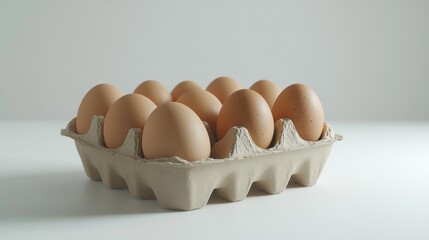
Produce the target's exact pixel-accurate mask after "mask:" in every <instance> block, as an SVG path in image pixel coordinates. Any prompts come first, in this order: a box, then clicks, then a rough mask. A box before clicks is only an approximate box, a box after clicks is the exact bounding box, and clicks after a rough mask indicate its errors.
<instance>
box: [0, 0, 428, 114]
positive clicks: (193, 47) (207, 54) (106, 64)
mask: <svg viewBox="0 0 429 240" xmlns="http://www.w3.org/2000/svg"><path fill="white" fill-rule="evenodd" d="M428 13H429V1H414V0H413V1H393V0H379V1H374V0H368V1H362V0H359V1H343V0H337V1H335V0H333V1H284V0H281V1H270V0H267V1H262V0H261V1H256V0H253V1H245V0H235V1H226V0H222V1H197V0H195V1H189V0H187V1H155V0H154V1H106V0H97V1H44V0H39V1H32V0H29V1H14V0H0V119H11V120H19V119H67V120H68V119H70V118H72V117H73V116H74V115H75V114H76V111H77V107H78V105H79V103H80V99H81V98H82V97H83V95H84V94H85V92H86V91H87V90H88V89H89V88H91V87H92V86H93V85H95V84H97V83H101V82H109V83H112V84H114V85H116V86H118V87H120V88H121V89H122V90H123V91H125V92H130V91H132V90H133V89H134V88H135V87H136V86H137V85H138V84H139V83H140V82H141V81H143V80H146V79H156V80H159V81H161V82H163V83H164V84H165V85H166V87H167V88H169V89H170V90H171V89H172V88H173V87H174V85H175V84H176V83H178V82H179V81H181V80H184V79H191V80H195V81H197V82H199V83H200V84H201V85H203V86H206V85H207V84H208V83H209V82H210V81H211V80H212V79H213V78H215V77H217V76H220V75H229V76H231V77H234V78H236V79H237V80H239V81H240V82H242V84H243V85H244V86H246V87H249V86H250V85H251V83H252V82H254V81H256V80H259V79H262V78H266V79H270V80H273V81H275V82H277V83H278V84H279V85H280V86H281V87H282V88H284V87H286V86H287V85H289V84H291V83H294V82H304V83H307V84H309V85H310V86H311V87H312V88H313V89H315V91H316V92H317V93H318V95H319V96H320V98H321V100H322V103H323V104H324V107H325V112H326V119H327V120H328V121H330V120H351V121H362V120H380V121H382V120H394V121H396V120H424V121H426V120H429V107H428V103H429V94H427V91H428V89H429V14H428Z"/></svg>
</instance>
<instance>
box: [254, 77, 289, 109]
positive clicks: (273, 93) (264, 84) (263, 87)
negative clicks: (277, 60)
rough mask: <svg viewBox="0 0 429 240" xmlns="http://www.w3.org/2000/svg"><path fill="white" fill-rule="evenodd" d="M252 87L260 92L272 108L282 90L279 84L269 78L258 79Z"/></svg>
mask: <svg viewBox="0 0 429 240" xmlns="http://www.w3.org/2000/svg"><path fill="white" fill-rule="evenodd" d="M250 89H251V90H253V91H255V92H257V93H259V94H260V95H261V96H262V97H263V98H264V99H265V101H267V103H268V106H270V108H271V107H273V104H274V102H275V101H276V98H277V97H278V96H279V94H280V92H281V91H282V90H281V89H280V88H279V86H277V84H275V83H274V82H271V81H269V80H260V81H257V82H255V83H254V84H253V85H252V86H251V87H250Z"/></svg>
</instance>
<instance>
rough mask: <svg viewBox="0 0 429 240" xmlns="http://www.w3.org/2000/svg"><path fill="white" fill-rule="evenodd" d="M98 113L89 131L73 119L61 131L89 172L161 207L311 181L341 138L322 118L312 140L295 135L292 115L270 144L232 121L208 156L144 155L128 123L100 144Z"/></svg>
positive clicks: (202, 203) (277, 189)
mask: <svg viewBox="0 0 429 240" xmlns="http://www.w3.org/2000/svg"><path fill="white" fill-rule="evenodd" d="M103 122H104V118H103V117H102V116H94V117H93V119H92V122H91V126H90V129H89V131H88V133H86V134H82V135H79V134H77V131H76V121H75V119H73V120H72V121H71V122H70V123H69V124H68V125H67V127H66V129H62V131H61V134H62V135H64V136H67V137H70V138H72V139H74V140H75V143H76V147H77V150H78V152H79V155H80V158H81V160H82V163H83V166H84V169H85V172H86V174H87V175H88V177H89V178H91V179H92V180H94V181H100V180H101V181H102V182H103V183H104V185H106V186H108V187H110V188H113V189H121V188H128V189H129V191H130V193H131V194H132V196H134V197H136V198H142V199H153V198H156V199H157V200H158V203H159V205H160V206H161V207H164V208H168V209H178V210H192V209H198V208H201V207H204V206H205V205H206V204H207V202H208V200H209V198H210V196H211V194H212V192H213V191H214V190H216V191H217V193H218V194H219V195H220V196H221V197H222V198H224V199H226V200H228V201H240V200H243V199H244V198H245V197H246V196H247V194H248V192H249V189H250V187H251V186H252V184H253V183H255V184H256V186H257V187H258V188H259V189H261V190H262V191H264V192H266V193H269V194H275V193H280V192H282V191H283V190H284V189H285V188H286V186H287V184H288V182H289V180H290V179H293V180H294V181H295V182H296V183H298V184H300V185H303V186H311V185H313V184H315V183H316V181H317V179H318V177H319V175H320V173H321V171H322V168H323V166H324V165H325V162H326V160H327V158H328V155H329V153H330V150H331V147H332V144H333V143H334V142H336V141H338V140H341V139H342V136H340V135H337V134H335V133H334V132H333V131H332V129H331V128H330V127H329V126H328V125H327V124H325V127H324V131H323V133H322V137H321V139H320V140H319V141H317V142H309V141H305V140H303V139H302V138H300V137H299V135H298V133H297V132H296V130H295V127H294V125H293V123H292V121H291V120H289V119H281V120H279V121H277V123H276V124H275V128H276V131H275V136H274V140H273V147H271V148H269V149H261V148H259V147H258V146H256V144H255V143H254V142H253V140H252V138H251V137H250V135H249V132H248V131H247V129H246V128H244V127H233V128H231V129H230V130H229V131H228V133H227V135H226V136H225V137H224V138H223V139H222V140H221V141H219V142H217V143H216V144H214V146H213V148H212V156H214V157H215V158H209V159H207V160H200V161H195V162H189V161H186V160H184V159H181V158H179V157H170V158H159V159H152V160H147V159H144V158H143V157H142V156H143V154H142V149H141V134H142V133H141V130H140V129H130V130H129V132H128V135H127V137H126V139H125V141H124V143H123V145H122V146H121V147H119V148H116V149H108V148H106V147H105V145H104V139H103V131H102V130H103Z"/></svg>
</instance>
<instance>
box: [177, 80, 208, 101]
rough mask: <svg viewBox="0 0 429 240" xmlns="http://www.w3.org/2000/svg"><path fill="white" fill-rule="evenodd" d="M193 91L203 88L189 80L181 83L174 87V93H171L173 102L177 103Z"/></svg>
mask: <svg viewBox="0 0 429 240" xmlns="http://www.w3.org/2000/svg"><path fill="white" fill-rule="evenodd" d="M191 89H201V87H200V85H198V84H197V83H195V82H193V81H189V80H187V81H182V82H180V83H179V84H177V85H176V86H175V87H174V89H173V91H171V97H172V98H173V101H177V99H178V98H179V97H180V96H181V95H182V94H184V93H185V92H187V91H189V90H191Z"/></svg>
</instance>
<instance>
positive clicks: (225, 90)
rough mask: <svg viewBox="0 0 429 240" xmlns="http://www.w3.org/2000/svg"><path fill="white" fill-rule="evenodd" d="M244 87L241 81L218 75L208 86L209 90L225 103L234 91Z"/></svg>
mask: <svg viewBox="0 0 429 240" xmlns="http://www.w3.org/2000/svg"><path fill="white" fill-rule="evenodd" d="M242 88H243V87H242V86H241V84H240V83H239V82H237V81H236V80H234V79H232V78H230V77H218V78H216V79H215V80H213V81H212V82H211V83H210V84H209V85H208V86H207V91H209V92H211V93H212V94H213V95H215V96H216V97H217V98H218V99H219V101H220V102H221V103H223V102H224V101H225V100H226V99H227V98H228V97H229V96H230V95H231V94H232V93H234V92H235V91H237V90H240V89H242Z"/></svg>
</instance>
